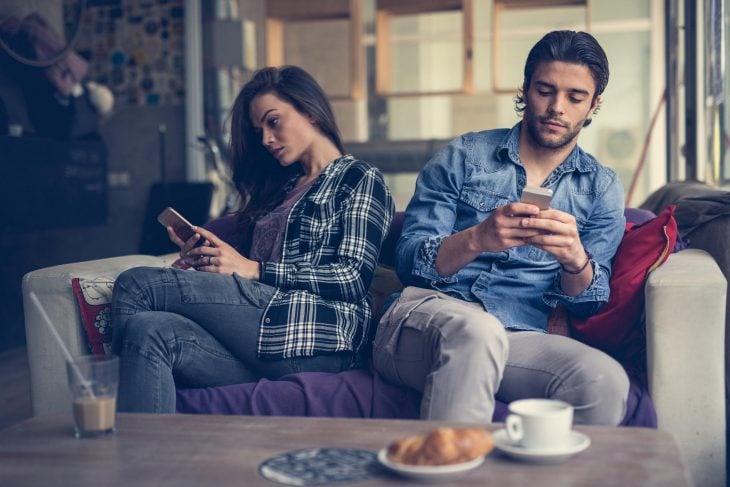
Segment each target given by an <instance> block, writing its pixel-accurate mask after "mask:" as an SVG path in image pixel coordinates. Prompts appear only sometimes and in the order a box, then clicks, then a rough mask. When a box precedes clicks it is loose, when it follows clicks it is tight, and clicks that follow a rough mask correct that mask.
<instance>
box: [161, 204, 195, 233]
mask: <svg viewBox="0 0 730 487" xmlns="http://www.w3.org/2000/svg"><path fill="white" fill-rule="evenodd" d="M157 221H158V222H160V223H161V224H162V226H163V227H172V229H173V230H175V233H176V234H177V236H178V237H180V238H181V239H182V240H183V241H187V240H188V239H189V238H190V237H192V236H193V235H195V230H193V224H192V223H190V222H189V221H187V220H186V219H185V218H184V217H183V216H182V215H181V214H180V213H178V212H177V211H175V210H174V209H172V208H170V207H169V206H168V207H167V208H165V209H164V210H162V213H160V214H159V215H157Z"/></svg>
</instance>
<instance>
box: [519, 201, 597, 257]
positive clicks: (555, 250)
mask: <svg viewBox="0 0 730 487" xmlns="http://www.w3.org/2000/svg"><path fill="white" fill-rule="evenodd" d="M520 226H521V227H524V228H532V229H535V230H540V234H539V235H535V236H533V237H528V238H525V242H526V243H528V244H530V245H534V246H535V247H537V248H539V249H541V250H544V251H545V252H548V253H550V254H552V255H554V256H555V258H556V259H557V261H558V262H559V263H560V264H561V265H562V266H563V267H566V268H568V269H578V268H580V267H581V266H582V265H583V264H584V263H585V259H586V253H585V250H583V244H582V243H581V241H580V235H578V225H577V224H576V221H575V217H574V216H573V215H571V214H569V213H565V212H564V211H560V210H556V209H554V208H548V209H547V210H542V211H540V213H539V214H538V215H537V216H535V217H525V218H522V220H521V221H520Z"/></svg>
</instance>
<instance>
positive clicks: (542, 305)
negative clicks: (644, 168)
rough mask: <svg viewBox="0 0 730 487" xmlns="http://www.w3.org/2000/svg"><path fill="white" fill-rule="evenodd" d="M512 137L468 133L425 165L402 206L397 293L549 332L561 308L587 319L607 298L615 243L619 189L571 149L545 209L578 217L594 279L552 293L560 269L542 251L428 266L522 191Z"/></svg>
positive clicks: (506, 132)
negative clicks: (442, 299)
mask: <svg viewBox="0 0 730 487" xmlns="http://www.w3.org/2000/svg"><path fill="white" fill-rule="evenodd" d="M519 138H520V123H518V124H517V125H515V126H514V127H512V129H498V130H489V131H484V132H479V133H468V134H465V135H463V136H461V137H459V138H457V139H455V140H453V141H452V142H451V143H450V144H449V145H448V146H447V147H445V148H444V149H443V150H441V151H440V152H439V153H437V154H436V155H435V156H434V157H433V158H432V159H431V160H430V161H429V162H428V164H427V165H426V166H425V167H424V169H423V171H422V172H421V174H420V175H419V177H418V181H417V183H416V191H415V194H414V196H413V198H412V200H411V201H410V203H409V204H408V208H407V209H406V215H405V220H404V225H403V232H402V234H401V238H400V239H399V241H398V244H397V254H396V255H397V256H398V262H397V272H398V276H399V277H400V279H401V281H402V282H403V284H405V285H411V286H419V287H426V288H429V287H430V288H433V289H436V290H439V291H441V292H444V293H446V294H449V295H452V296H455V297H458V298H461V299H464V300H466V301H473V302H478V303H481V304H482V305H483V306H484V308H485V309H486V310H487V311H488V312H489V313H491V314H493V315H494V316H496V317H497V318H498V319H499V320H500V321H501V322H502V324H503V325H504V326H505V327H506V328H511V329H521V330H542V331H545V330H546V329H547V323H548V317H549V314H550V312H551V310H552V308H554V307H555V306H557V305H558V304H563V305H564V306H565V307H566V309H567V310H568V312H570V313H572V314H575V315H578V316H580V317H586V316H589V315H591V314H593V313H595V312H596V311H597V310H598V309H599V307H600V306H601V305H602V304H603V303H605V302H606V301H607V300H608V296H609V286H608V283H609V277H610V274H611V259H612V258H613V256H614V254H615V252H616V249H617V248H618V245H619V243H620V242H621V238H622V237H623V232H624V226H625V218H624V212H623V210H624V206H623V196H624V192H623V187H622V185H621V182H620V180H619V178H618V176H617V175H616V173H615V172H614V171H612V170H611V169H608V168H606V167H604V166H602V165H601V164H599V163H598V161H596V159H594V158H593V157H592V156H591V155H590V154H588V153H586V152H584V151H583V150H582V149H581V148H580V147H578V146H576V147H575V148H574V149H573V151H572V152H571V153H570V155H569V156H568V157H567V158H566V159H565V161H563V162H562V163H561V164H560V165H559V166H558V167H557V168H555V170H554V171H553V172H552V173H551V174H550V175H549V176H548V177H547V179H546V180H545V182H544V183H543V187H546V188H550V189H552V190H553V199H552V204H551V207H552V208H555V209H558V210H562V211H564V212H566V213H570V214H571V215H573V216H574V217H575V219H576V222H577V226H578V232H579V234H580V239H581V242H582V243H583V246H584V247H585V249H586V250H587V251H588V252H590V254H591V255H592V259H591V265H592V266H593V280H592V282H591V283H590V285H589V286H588V288H587V289H586V290H585V291H583V292H582V293H580V294H579V295H578V296H575V297H571V296H568V295H567V294H565V292H563V290H562V289H561V287H560V278H561V269H560V265H559V263H558V261H557V260H556V259H555V258H554V257H553V256H552V255H551V254H549V253H547V252H545V251H543V250H540V249H538V248H537V247H534V246H531V245H525V246H520V247H513V248H510V249H507V250H504V251H501V252H484V253H482V254H481V255H480V256H479V257H477V258H476V259H475V260H473V261H472V262H470V263H469V264H467V265H466V266H464V267H463V268H462V269H460V270H459V271H458V272H457V273H456V274H454V275H452V276H448V277H441V276H439V274H438V272H437V271H436V268H435V262H436V255H437V254H438V251H439V248H440V246H441V242H442V241H443V240H444V239H445V238H446V237H448V236H450V235H452V234H454V233H457V232H460V231H462V230H465V229H467V228H469V227H471V226H473V225H476V224H477V223H479V222H481V221H482V220H484V219H486V218H487V217H489V215H491V213H492V212H493V211H494V210H495V209H497V208H499V207H501V206H504V205H506V204H508V203H510V202H513V201H518V200H519V199H520V196H521V194H522V190H523V188H524V187H525V184H526V183H527V175H526V173H525V169H524V167H523V165H522V163H521V161H520V157H519V153H518V146H519Z"/></svg>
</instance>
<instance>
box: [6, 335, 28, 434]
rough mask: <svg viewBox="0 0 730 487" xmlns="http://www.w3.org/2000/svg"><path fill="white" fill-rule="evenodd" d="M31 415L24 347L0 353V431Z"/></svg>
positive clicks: (26, 359)
mask: <svg viewBox="0 0 730 487" xmlns="http://www.w3.org/2000/svg"><path fill="white" fill-rule="evenodd" d="M31 414H32V413H31V406H30V372H29V370H28V356H27V354H26V351H25V347H19V348H13V349H10V350H5V351H3V352H0V429H3V428H5V427H7V426H10V425H13V424H15V423H19V422H21V421H23V420H24V419H26V418H29V417H30V416H31Z"/></svg>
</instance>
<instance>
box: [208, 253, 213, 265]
mask: <svg viewBox="0 0 730 487" xmlns="http://www.w3.org/2000/svg"><path fill="white" fill-rule="evenodd" d="M211 260H212V259H211V258H210V255H209V256H208V265H211Z"/></svg>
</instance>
